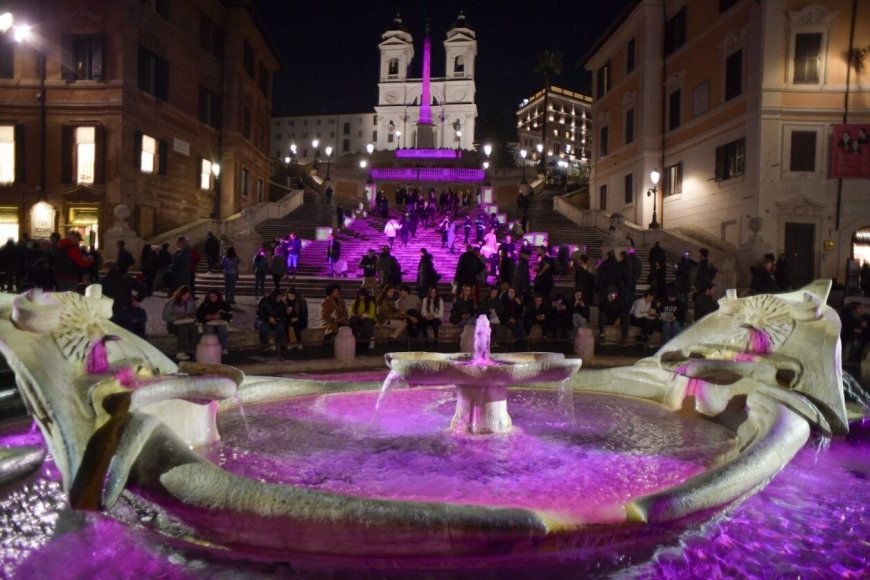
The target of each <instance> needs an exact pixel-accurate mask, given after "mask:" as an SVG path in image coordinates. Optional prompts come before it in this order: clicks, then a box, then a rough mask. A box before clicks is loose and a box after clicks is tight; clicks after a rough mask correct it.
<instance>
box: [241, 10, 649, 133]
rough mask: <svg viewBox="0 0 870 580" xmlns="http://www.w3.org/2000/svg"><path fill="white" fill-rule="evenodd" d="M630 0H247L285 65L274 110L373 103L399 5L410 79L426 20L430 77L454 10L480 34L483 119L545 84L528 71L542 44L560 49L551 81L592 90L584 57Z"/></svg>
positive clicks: (440, 64) (315, 110)
mask: <svg viewBox="0 0 870 580" xmlns="http://www.w3.org/2000/svg"><path fill="white" fill-rule="evenodd" d="M632 1H633V0H607V1H602V0H562V1H555V0H540V1H534V0H526V1H523V2H520V1H518V0H429V1H428V2H424V1H420V0H417V1H408V0H404V1H403V0H389V1H384V0H368V1H365V0H358V1H333V0H319V1H317V0H315V1H311V0H309V1H288V0H253V5H254V9H255V11H256V13H257V14H258V15H259V17H260V19H261V21H262V23H263V25H264V27H265V28H266V31H267V33H268V34H269V35H270V37H271V39H272V42H273V43H274V45H275V47H276V49H277V50H278V52H279V54H280V56H281V59H282V60H283V63H284V66H285V70H284V71H282V72H281V73H279V74H278V75H277V76H276V77H275V82H274V87H275V89H274V95H273V101H274V102H273V111H274V114H275V115H276V116H282V115H306V114H319V113H355V112H361V111H371V110H373V108H374V106H375V104H376V99H377V82H378V73H379V71H378V67H379V64H380V61H379V53H378V46H377V45H378V43H379V42H380V40H381V38H380V36H381V34H382V33H383V32H384V31H386V30H387V28H389V26H390V25H391V24H392V21H393V18H394V17H395V15H396V13H397V12H398V13H400V14H401V17H402V20H403V22H404V24H405V27H406V28H407V29H408V30H409V31H410V33H411V35H412V36H413V37H414V50H415V56H414V60H413V62H412V63H411V69H410V71H409V76H410V77H420V76H422V72H421V71H422V69H421V66H422V64H421V59H422V52H423V50H422V41H423V36H424V30H425V22H426V19H427V18H428V19H429V20H430V26H431V33H432V76H433V77H435V76H444V70H445V69H444V48H443V47H444V45H443V41H444V35H445V33H446V31H447V30H448V28H449V27H450V26H451V25H452V24H453V22H455V20H456V16H457V14H458V13H459V10H463V11H464V12H465V16H466V19H467V21H468V22H469V24H470V25H471V27H472V28H473V29H474V31H475V32H476V34H477V45H478V56H477V63H476V64H477V107H478V115H479V116H480V118H481V120H486V119H488V118H489V119H491V118H494V117H497V118H500V119H502V120H504V119H513V114H514V111H515V109H516V107H517V105H518V104H519V102H520V101H522V99H523V98H525V97H528V96H530V95H531V94H532V93H533V92H534V91H535V90H537V89H539V88H541V87H542V85H543V81H542V79H541V77H540V76H539V75H536V74H535V73H534V71H533V69H534V66H535V63H536V58H537V54H538V53H539V52H541V51H543V50H553V51H560V52H562V53H563V55H564V72H563V74H562V76H560V77H558V78H555V79H553V84H555V85H558V86H562V87H564V88H567V89H573V90H578V91H580V92H584V93H586V94H589V88H590V85H591V80H590V76H589V74H588V73H586V71H585V70H584V69H583V60H584V58H585V57H586V56H587V55H588V52H589V50H590V49H591V48H592V46H593V45H594V44H595V43H596V42H597V41H598V40H599V39H600V38H601V36H602V34H603V33H604V32H605V31H606V30H607V29H608V28H609V27H610V25H611V24H612V23H613V22H614V21H615V19H616V18H617V17H618V16H619V15H620V14H621V13H622V11H623V10H624V9H625V7H626V6H627V5H628V4H630V3H631V2H632Z"/></svg>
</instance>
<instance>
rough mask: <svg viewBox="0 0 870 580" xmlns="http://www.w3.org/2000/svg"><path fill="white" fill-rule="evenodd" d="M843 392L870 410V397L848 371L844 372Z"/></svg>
mask: <svg viewBox="0 0 870 580" xmlns="http://www.w3.org/2000/svg"><path fill="white" fill-rule="evenodd" d="M843 392H844V393H845V394H846V395H848V397H849V398H851V399H852V400H853V401H855V402H856V403H858V404H859V405H861V406H862V407H864V408H865V409H870V395H868V394H867V391H865V390H864V387H862V386H861V383H860V382H858V379H856V378H855V377H853V376H852V375H850V374H849V373H847V372H846V371H843Z"/></svg>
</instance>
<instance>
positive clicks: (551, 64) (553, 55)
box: [534, 50, 563, 176]
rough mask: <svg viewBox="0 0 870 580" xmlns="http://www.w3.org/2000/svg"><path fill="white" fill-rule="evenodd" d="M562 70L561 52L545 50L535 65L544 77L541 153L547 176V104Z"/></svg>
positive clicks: (536, 70) (542, 165)
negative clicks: (554, 82) (553, 79)
mask: <svg viewBox="0 0 870 580" xmlns="http://www.w3.org/2000/svg"><path fill="white" fill-rule="evenodd" d="M562 68H563V65H562V53H561V52H558V51H555V50H544V51H541V52H539V53H538V62H537V64H535V68H534V72H535V73H536V74H539V75H541V76H542V77H544V120H543V122H542V125H541V145H543V146H544V150H543V151H542V152H541V167H542V168H543V170H544V175H545V176H546V174H547V119H548V117H549V111H548V109H547V103H548V101H549V96H550V79H551V78H553V77H558V76H559V75H561V74H562Z"/></svg>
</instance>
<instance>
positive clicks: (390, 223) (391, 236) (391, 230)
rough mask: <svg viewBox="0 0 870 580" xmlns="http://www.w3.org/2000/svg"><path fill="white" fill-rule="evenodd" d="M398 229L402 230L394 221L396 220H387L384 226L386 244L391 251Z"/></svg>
mask: <svg viewBox="0 0 870 580" xmlns="http://www.w3.org/2000/svg"><path fill="white" fill-rule="evenodd" d="M400 229H402V225H401V224H400V223H399V222H398V221H396V218H390V219H388V220H387V223H386V224H384V235H385V236H387V243H388V244H389V245H390V249H392V247H393V242H394V241H395V239H396V235H398V233H399V230H400Z"/></svg>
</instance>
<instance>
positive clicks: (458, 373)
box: [380, 315, 581, 434]
mask: <svg viewBox="0 0 870 580" xmlns="http://www.w3.org/2000/svg"><path fill="white" fill-rule="evenodd" d="M386 361H387V366H389V367H390V369H392V372H391V373H390V376H388V377H387V380H386V381H385V382H384V386H385V387H384V388H385V389H389V388H390V386H392V385H393V384H394V383H395V380H396V377H397V376H398V377H400V378H401V379H402V380H403V381H404V382H406V383H408V384H409V385H412V386H418V385H445V384H451V385H456V412H455V413H454V414H453V420H452V422H451V427H453V428H454V429H460V430H463V431H467V432H469V433H473V434H488V433H506V432H508V431H510V429H511V417H510V415H509V414H508V411H507V388H508V386H510V385H518V384H528V383H535V382H559V383H560V385H561V384H563V381H565V380H566V379H568V378H569V377H570V376H571V375H573V374H574V373H575V372H577V370H578V369H579V368H580V364H581V361H580V359H565V357H564V356H563V355H562V354H557V353H552V352H526V353H520V354H502V355H496V356H495V357H492V355H491V354H490V326H489V319H488V318H487V317H486V316H484V315H481V316H479V317H478V319H477V324H476V328H475V332H474V354H473V355H470V354H439V353H431V352H403V353H390V354H388V355H386ZM562 390H567V387H563V389H562ZM569 392H570V391H569ZM564 399H566V397H563V400H564ZM380 404H383V402H382V401H381V402H380ZM567 404H568V403H567V402H566V403H565V405H566V406H567ZM572 407H573V404H572Z"/></svg>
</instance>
